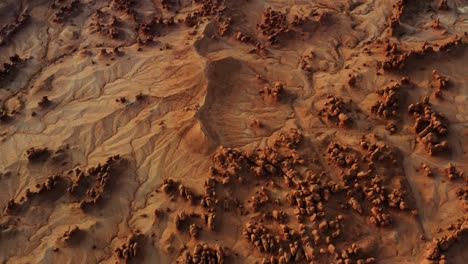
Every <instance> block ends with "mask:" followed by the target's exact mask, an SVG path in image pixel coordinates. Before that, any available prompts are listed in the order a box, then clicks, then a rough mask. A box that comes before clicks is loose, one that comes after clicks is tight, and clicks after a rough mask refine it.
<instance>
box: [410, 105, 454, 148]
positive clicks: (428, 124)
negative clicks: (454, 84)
mask: <svg viewBox="0 0 468 264" xmlns="http://www.w3.org/2000/svg"><path fill="white" fill-rule="evenodd" d="M408 113H409V114H411V115H412V116H413V117H414V118H415V124H414V130H415V132H416V133H417V138H418V139H419V140H420V141H421V142H422V143H423V144H424V145H425V146H426V149H427V151H428V153H429V154H430V155H431V156H432V155H436V154H439V153H443V152H446V151H448V150H449V149H450V147H449V144H448V142H447V141H446V140H441V139H440V138H442V137H444V136H446V135H447V134H448V128H447V125H446V119H445V118H444V117H443V116H442V114H440V113H437V112H435V111H433V110H432V108H431V106H430V104H429V102H428V99H427V98H426V99H425V101H423V102H418V103H415V104H410V105H409V106H408Z"/></svg>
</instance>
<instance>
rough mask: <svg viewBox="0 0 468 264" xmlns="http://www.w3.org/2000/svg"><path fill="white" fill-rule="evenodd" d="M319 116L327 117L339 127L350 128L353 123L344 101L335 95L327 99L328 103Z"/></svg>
mask: <svg viewBox="0 0 468 264" xmlns="http://www.w3.org/2000/svg"><path fill="white" fill-rule="evenodd" d="M319 115H320V116H325V118H326V119H327V121H329V122H331V123H333V124H335V125H337V126H339V127H348V126H349V125H350V124H351V122H352V118H351V117H350V116H349V114H348V111H347V109H346V106H345V103H344V102H343V100H341V99H340V98H337V97H335V96H333V95H329V96H328V97H327V101H326V102H325V103H324V105H323V108H322V109H321V110H320V111H319Z"/></svg>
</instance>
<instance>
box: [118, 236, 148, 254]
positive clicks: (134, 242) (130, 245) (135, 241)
mask: <svg viewBox="0 0 468 264" xmlns="http://www.w3.org/2000/svg"><path fill="white" fill-rule="evenodd" d="M143 239H144V236H143V235H142V234H132V235H131V236H129V237H128V238H127V241H126V242H125V243H123V244H122V245H121V246H120V247H117V248H115V249H114V252H115V254H116V256H117V258H119V259H124V260H126V261H129V260H132V259H135V258H137V257H138V254H139V252H140V251H139V249H140V244H141V243H142V242H143Z"/></svg>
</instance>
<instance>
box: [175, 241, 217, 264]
mask: <svg viewBox="0 0 468 264" xmlns="http://www.w3.org/2000/svg"><path fill="white" fill-rule="evenodd" d="M225 256H226V254H225V253H224V250H223V248H222V247H221V246H220V245H218V244H216V245H215V246H210V245H208V244H203V245H201V244H196V245H195V246H194V248H193V253H190V252H189V251H186V252H185V253H184V255H183V257H182V260H181V261H182V262H183V263H205V264H224V263H225Z"/></svg>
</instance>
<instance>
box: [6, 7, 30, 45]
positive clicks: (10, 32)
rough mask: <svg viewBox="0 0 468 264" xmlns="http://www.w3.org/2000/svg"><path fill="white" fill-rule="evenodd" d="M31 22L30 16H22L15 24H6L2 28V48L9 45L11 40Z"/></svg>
mask: <svg viewBox="0 0 468 264" xmlns="http://www.w3.org/2000/svg"><path fill="white" fill-rule="evenodd" d="M29 20H30V16H29V15H28V14H25V13H23V14H21V15H20V16H19V17H17V18H16V19H15V21H14V22H13V23H9V24H6V25H4V26H2V28H0V47H1V46H3V45H5V44H7V43H8V42H9V41H10V40H11V38H12V37H13V36H14V35H15V34H16V33H17V32H18V31H19V30H20V29H21V28H23V27H24V26H25V25H26V23H28V21H29Z"/></svg>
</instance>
